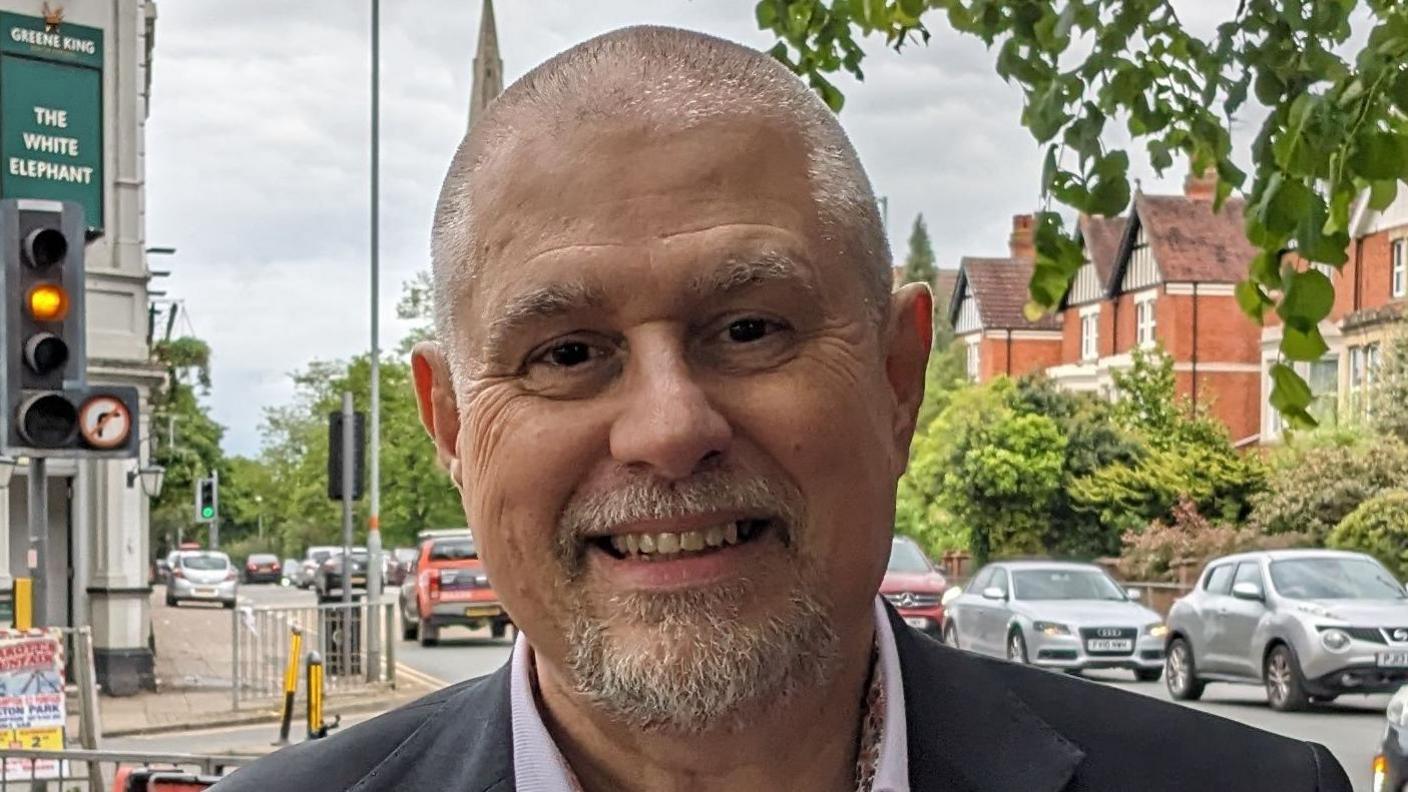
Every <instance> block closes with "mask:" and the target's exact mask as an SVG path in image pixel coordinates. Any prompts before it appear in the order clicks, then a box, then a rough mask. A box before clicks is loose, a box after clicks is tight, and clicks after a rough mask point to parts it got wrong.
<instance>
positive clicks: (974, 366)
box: [967, 338, 982, 382]
mask: <svg viewBox="0 0 1408 792" xmlns="http://www.w3.org/2000/svg"><path fill="white" fill-rule="evenodd" d="M981 362H982V361H981V360H980V359H979V358H978V339H976V338H974V339H972V340H970V341H969V342H968V362H967V371H968V379H970V380H973V381H974V382H977V381H978V365H979V364H980V363H981Z"/></svg>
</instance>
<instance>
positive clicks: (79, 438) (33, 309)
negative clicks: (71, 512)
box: [0, 198, 138, 457]
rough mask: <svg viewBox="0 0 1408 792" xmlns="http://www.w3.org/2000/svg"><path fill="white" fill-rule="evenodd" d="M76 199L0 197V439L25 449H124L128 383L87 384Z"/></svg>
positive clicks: (131, 391)
mask: <svg viewBox="0 0 1408 792" xmlns="http://www.w3.org/2000/svg"><path fill="white" fill-rule="evenodd" d="M85 228H86V225H85V222H84V217H83V207H82V206H81V205H80V204H78V203H75V202H59V201H47V200H35V199H24V198H21V199H7V200H0V258H3V265H4V266H3V268H0V275H3V280H4V289H3V291H4V301H3V305H0V343H3V344H4V346H5V350H4V361H3V365H0V397H3V398H4V405H3V407H4V409H3V410H0V440H3V445H4V447H5V449H6V450H7V451H9V452H11V453H13V454H21V455H29V456H86V457H94V456H96V457H112V456H117V457H126V456H134V455H135V454H136V449H137V407H138V401H137V390H136V389H135V388H131V387H91V388H90V387H88V384H87V368H88V361H87V356H86V354H85V350H84V313H83V303H84V297H83V295H84V264H83V256H84V243H85V241H86V237H85Z"/></svg>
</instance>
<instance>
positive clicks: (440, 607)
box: [401, 530, 512, 646]
mask: <svg viewBox="0 0 1408 792" xmlns="http://www.w3.org/2000/svg"><path fill="white" fill-rule="evenodd" d="M421 536H422V541H421V543H420V552H419V554H418V555H417V556H416V557H415V559H414V560H412V561H411V566H410V568H409V569H407V570H406V579H405V582H404V583H402V584H401V637H402V638H404V639H405V640H407V641H414V640H417V639H419V641H420V644H421V646H434V645H435V644H436V643H438V642H439V640H440V628H442V627H449V626H456V625H459V626H464V627H468V628H470V629H471V630H478V629H481V628H483V627H486V626H487V627H488V628H489V633H490V635H492V636H493V637H495V638H503V637H504V636H505V635H507V634H508V628H509V627H510V626H511V625H512V622H511V621H510V620H509V617H508V613H507V612H506V611H505V610H504V609H503V606H502V605H501V604H500V603H499V597H498V595H497V594H495V593H494V589H493V587H492V586H490V584H489V575H488V573H486V572H485V571H484V564H483V562H481V561H480V560H479V553H478V551H477V550H476V549H475V547H474V537H473V535H472V534H470V532H469V531H468V530H456V531H435V532H426V533H423V534H422V535H421Z"/></svg>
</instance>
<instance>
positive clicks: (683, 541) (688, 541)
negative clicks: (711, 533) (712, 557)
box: [680, 531, 704, 550]
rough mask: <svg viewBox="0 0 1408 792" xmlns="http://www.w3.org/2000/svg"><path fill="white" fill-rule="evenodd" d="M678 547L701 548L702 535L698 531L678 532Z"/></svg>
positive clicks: (702, 546) (687, 548) (702, 542)
mask: <svg viewBox="0 0 1408 792" xmlns="http://www.w3.org/2000/svg"><path fill="white" fill-rule="evenodd" d="M680 547H681V548H683V549H685V550H703V549H704V535H703V534H701V533H699V532H698V531H689V532H688V533H683V534H680Z"/></svg>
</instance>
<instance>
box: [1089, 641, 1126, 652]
mask: <svg viewBox="0 0 1408 792" xmlns="http://www.w3.org/2000/svg"><path fill="white" fill-rule="evenodd" d="M1133 649H1134V642H1133V641H1130V640H1126V639H1123V638H1096V639H1094V640H1090V641H1086V642H1085V650H1086V651H1087V652H1128V651H1131V650H1133Z"/></svg>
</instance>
